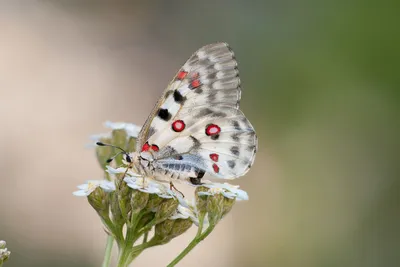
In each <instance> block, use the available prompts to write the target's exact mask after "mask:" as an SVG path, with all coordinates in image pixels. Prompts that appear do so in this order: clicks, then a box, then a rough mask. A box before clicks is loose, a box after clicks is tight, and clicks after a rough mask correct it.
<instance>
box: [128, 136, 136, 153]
mask: <svg viewBox="0 0 400 267" xmlns="http://www.w3.org/2000/svg"><path fill="white" fill-rule="evenodd" d="M126 147H127V148H126V151H127V152H128V153H129V152H134V151H135V149H136V138H133V137H129V139H128V144H127V146H126Z"/></svg>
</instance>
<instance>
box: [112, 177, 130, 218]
mask: <svg viewBox="0 0 400 267" xmlns="http://www.w3.org/2000/svg"><path fill="white" fill-rule="evenodd" d="M115 184H116V195H117V197H118V199H117V201H118V205H119V209H120V210H121V215H122V217H123V218H125V219H127V218H128V214H129V212H130V211H131V194H132V190H131V189H130V188H129V187H128V186H127V184H126V183H125V182H124V181H122V180H121V179H117V180H115Z"/></svg>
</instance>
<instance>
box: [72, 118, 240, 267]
mask: <svg viewBox="0 0 400 267" xmlns="http://www.w3.org/2000/svg"><path fill="white" fill-rule="evenodd" d="M106 126H107V127H109V128H111V129H112V132H111V133H110V134H103V135H96V136H93V137H92V140H93V141H95V142H101V143H104V144H110V145H112V146H101V147H97V148H96V155H97V159H98V161H99V163H100V165H101V166H102V168H103V169H104V179H103V180H89V181H87V182H86V183H85V184H82V185H79V186H78V189H79V190H78V191H75V192H74V193H73V194H74V195H76V196H85V197H87V199H88V202H89V204H90V205H91V206H92V207H93V208H94V209H95V210H96V212H97V213H98V215H99V216H100V218H101V220H102V222H103V224H104V226H105V228H106V230H107V233H108V234H109V235H110V236H112V237H113V239H115V241H116V242H117V244H118V248H119V259H118V266H127V265H128V264H129V263H130V262H132V261H133V260H134V259H135V258H136V257H137V256H138V255H139V254H140V253H141V252H142V251H143V250H145V249H147V248H150V247H153V246H158V245H163V244H166V243H168V242H169V241H171V240H172V239H173V238H176V237H177V236H179V235H181V234H183V233H185V232H186V231H187V230H188V229H189V228H190V227H191V226H192V225H193V224H194V225H196V226H197V227H198V231H197V235H196V237H195V238H194V239H193V241H192V243H193V242H194V245H196V244H197V243H199V242H200V241H201V240H203V239H204V238H205V237H206V236H207V235H208V234H209V233H211V231H212V230H213V229H214V227H215V225H216V224H217V223H218V222H219V221H220V220H221V219H222V218H223V217H224V216H225V215H226V214H227V213H228V212H229V211H230V210H231V208H232V206H233V204H234V203H235V201H236V200H247V199H248V196H247V193H246V192H244V191H243V190H240V189H239V188H238V187H237V186H232V185H229V184H226V183H225V184H217V183H206V184H202V185H201V186H197V187H196V189H195V196H194V199H193V200H192V201H188V200H187V199H186V198H184V197H183V196H182V195H181V193H180V192H176V191H174V190H172V188H170V187H169V186H166V185H165V184H163V183H161V182H158V181H156V180H153V179H150V178H148V177H142V176H140V175H139V174H137V173H135V172H133V171H132V169H130V168H129V162H126V161H125V160H124V158H123V155H118V152H120V151H118V150H117V148H115V147H113V146H118V147H121V148H123V149H124V150H126V151H127V152H128V153H130V152H133V150H134V147H135V139H136V137H137V134H138V132H139V129H140V128H139V127H137V126H135V125H133V124H128V123H111V122H107V123H106ZM115 155H118V156H116V157H115ZM110 158H113V159H114V160H113V161H110V160H109V159H110ZM150 237H151V238H150ZM192 243H191V245H190V249H192V248H193V247H194V246H193V244H192ZM188 248H189V246H188ZM190 249H189V250H185V251H183V252H182V253H181V254H180V255H179V256H178V257H177V258H176V259H175V263H174V262H173V263H171V264H172V265H170V266H173V265H174V264H176V263H177V262H178V261H179V260H180V259H181V258H183V256H185V255H186V254H187V253H188V252H189V251H190Z"/></svg>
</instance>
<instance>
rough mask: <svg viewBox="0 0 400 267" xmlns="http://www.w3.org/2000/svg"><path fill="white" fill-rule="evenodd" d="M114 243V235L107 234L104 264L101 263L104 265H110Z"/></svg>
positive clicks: (106, 266) (105, 266)
mask: <svg viewBox="0 0 400 267" xmlns="http://www.w3.org/2000/svg"><path fill="white" fill-rule="evenodd" d="M113 244H114V237H113V236H111V235H109V236H107V244H106V251H105V253H104V260H103V264H102V265H101V266H102V267H108V266H110V261H111V251H112V247H113Z"/></svg>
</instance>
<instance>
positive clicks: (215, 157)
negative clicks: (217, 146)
mask: <svg viewBox="0 0 400 267" xmlns="http://www.w3.org/2000/svg"><path fill="white" fill-rule="evenodd" d="M218 158H219V155H218V154H215V153H213V154H210V159H212V160H213V161H215V162H217V161H218Z"/></svg>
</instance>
